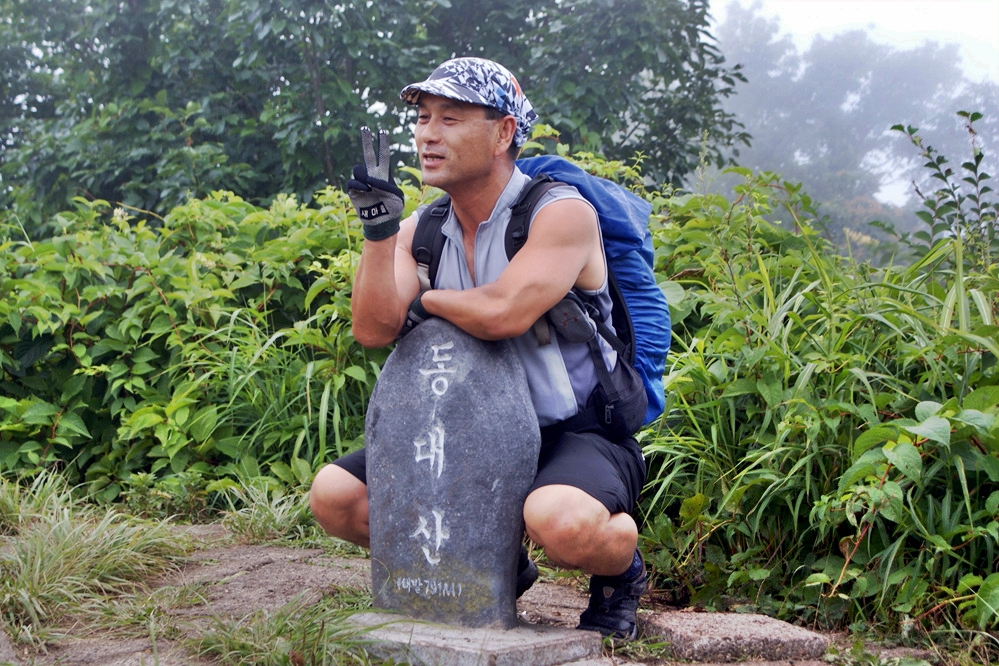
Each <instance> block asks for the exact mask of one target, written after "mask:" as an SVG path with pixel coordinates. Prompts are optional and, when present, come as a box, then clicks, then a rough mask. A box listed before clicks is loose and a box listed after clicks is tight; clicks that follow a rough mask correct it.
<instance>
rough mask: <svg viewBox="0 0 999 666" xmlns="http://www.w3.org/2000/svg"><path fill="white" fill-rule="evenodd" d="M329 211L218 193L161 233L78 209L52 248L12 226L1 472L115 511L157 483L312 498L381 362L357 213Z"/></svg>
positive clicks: (2, 232)
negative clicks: (355, 322)
mask: <svg viewBox="0 0 999 666" xmlns="http://www.w3.org/2000/svg"><path fill="white" fill-rule="evenodd" d="M411 198H412V197H411ZM416 198H417V199H418V198H419V197H418V196H417V197H416ZM318 200H319V202H320V203H321V206H320V207H318V208H305V207H303V206H301V205H299V204H297V203H296V201H295V200H294V199H293V198H291V197H279V198H278V199H277V200H276V201H275V202H274V203H273V205H272V206H271V207H270V208H269V209H260V208H256V207H254V206H251V205H249V204H248V203H246V202H245V201H243V200H241V199H239V198H238V197H235V196H232V195H230V194H224V193H217V194H214V195H212V196H211V197H209V198H207V199H204V200H192V201H190V202H189V203H188V204H186V205H184V206H181V207H178V208H176V209H174V210H173V211H171V213H170V214H169V215H168V216H167V217H166V218H165V219H163V221H162V225H160V226H156V227H154V226H151V225H148V224H146V223H145V222H144V221H135V220H132V219H130V218H129V216H128V215H127V213H126V212H125V211H124V210H122V209H120V208H119V209H115V210H114V211H110V210H109V207H108V206H107V204H106V203H103V202H96V203H87V202H84V201H83V200H77V209H76V210H75V211H70V212H66V213H63V214H61V215H59V216H58V217H57V219H56V222H57V223H58V225H59V226H60V227H61V232H60V233H58V234H56V235H55V236H53V237H52V238H49V239H47V240H44V241H31V240H29V239H27V238H26V237H24V236H23V235H22V234H20V230H19V229H18V228H17V226H16V225H14V224H12V222H13V221H14V220H13V219H12V218H10V216H8V224H7V225H6V226H2V227H0V250H2V253H0V284H2V291H3V293H4V294H5V298H4V299H3V300H2V301H0V472H17V473H22V474H35V473H37V472H38V471H39V470H41V469H44V468H48V467H58V468H61V469H62V470H63V471H64V472H65V474H66V476H67V479H68V480H69V481H70V482H71V483H76V482H77V481H80V480H83V481H86V482H87V483H88V484H89V485H88V488H89V491H90V492H91V493H98V492H99V493H100V496H102V497H104V498H108V499H110V498H113V497H115V496H117V495H118V493H119V492H120V490H121V487H122V483H123V482H125V481H126V480H128V479H129V478H130V475H131V474H133V473H143V472H150V473H154V474H157V475H159V476H162V475H164V474H166V475H169V474H180V473H183V472H189V473H197V474H201V475H204V476H205V477H207V478H216V477H219V476H235V475H237V473H239V471H240V470H241V469H242V470H244V471H245V470H246V469H248V468H253V469H257V465H258V463H259V466H260V467H261V468H262V469H263V470H264V473H266V474H270V475H273V476H275V477H277V478H280V479H282V480H284V481H285V482H288V483H292V482H296V481H297V482H303V481H307V478H305V477H308V474H307V473H306V470H308V469H310V468H313V467H315V466H316V465H317V464H318V463H319V462H321V461H323V460H326V459H327V458H328V457H329V456H330V455H331V454H334V453H342V452H344V451H346V450H348V449H350V448H352V447H354V446H356V445H357V442H358V440H359V438H360V437H361V435H362V431H363V416H364V405H365V401H366V398H367V395H368V393H369V392H370V389H371V387H372V385H373V383H374V378H375V376H376V375H377V371H378V368H379V367H380V366H379V362H380V360H381V359H382V358H383V354H382V353H379V352H375V353H370V352H365V351H364V350H363V349H361V348H360V346H359V345H357V344H356V343H355V342H354V341H353V339H352V337H351V335H350V326H349V288H350V287H349V285H350V280H351V276H352V274H353V265H354V263H355V262H356V256H357V253H356V250H355V249H354V248H355V247H356V244H357V243H358V238H357V235H356V232H355V231H354V230H352V229H350V228H349V227H348V225H347V218H348V214H350V215H352V214H353V213H352V210H351V209H350V205H349V202H348V201H347V199H346V195H344V194H343V193H342V192H339V191H336V190H332V189H329V190H326V191H324V192H322V193H320V195H319V197H318ZM109 213H110V214H109Z"/></svg>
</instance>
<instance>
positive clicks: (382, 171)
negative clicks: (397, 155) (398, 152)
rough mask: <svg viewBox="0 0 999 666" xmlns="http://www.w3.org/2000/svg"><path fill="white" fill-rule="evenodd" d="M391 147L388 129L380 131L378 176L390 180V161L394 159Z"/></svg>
mask: <svg viewBox="0 0 999 666" xmlns="http://www.w3.org/2000/svg"><path fill="white" fill-rule="evenodd" d="M390 149H391V147H390V145H389V133H388V130H379V131H378V173H377V177H378V178H381V179H382V180H389V161H390V160H391V159H392V157H391V155H390V154H389V151H390Z"/></svg>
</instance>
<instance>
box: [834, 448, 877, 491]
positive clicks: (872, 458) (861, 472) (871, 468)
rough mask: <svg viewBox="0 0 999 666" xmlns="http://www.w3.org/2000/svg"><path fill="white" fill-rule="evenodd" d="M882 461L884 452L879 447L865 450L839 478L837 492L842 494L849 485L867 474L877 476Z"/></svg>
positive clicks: (864, 477)
mask: <svg viewBox="0 0 999 666" xmlns="http://www.w3.org/2000/svg"><path fill="white" fill-rule="evenodd" d="M884 462H885V454H884V452H883V451H882V450H881V449H871V450H869V451H866V452H865V453H864V454H863V455H861V456H860V457H859V458H857V461H856V462H855V463H853V464H852V465H850V467H849V468H848V469H847V470H846V471H845V472H843V476H841V477H840V478H839V489H838V492H839V494H840V495H842V494H843V493H844V492H846V490H847V489H848V488H850V486H852V485H854V484H855V483H857V482H858V481H863V480H864V479H866V478H867V477H869V476H877V469H878V466H880V465H882V464H884Z"/></svg>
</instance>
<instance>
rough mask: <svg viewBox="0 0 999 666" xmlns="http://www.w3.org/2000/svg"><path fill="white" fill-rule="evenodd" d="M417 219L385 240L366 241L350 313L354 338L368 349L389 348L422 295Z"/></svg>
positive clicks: (411, 220) (406, 221)
mask: <svg viewBox="0 0 999 666" xmlns="http://www.w3.org/2000/svg"><path fill="white" fill-rule="evenodd" d="M415 228H416V227H415V218H413V217H410V218H408V219H406V220H405V221H404V222H403V223H402V225H401V226H400V230H399V233H398V234H396V235H394V236H391V237H389V238H386V239H385V240H379V241H370V240H365V241H364V246H363V247H362V248H361V259H360V262H359V263H358V265H357V273H356V274H355V275H354V285H353V292H352V294H351V297H350V312H351V317H352V326H353V333H354V338H355V339H356V340H357V341H358V342H359V343H361V344H362V345H363V346H365V347H385V346H387V345H389V344H391V343H392V342H393V341H394V340H395V339H396V338H397V337H398V336H399V332H400V331H401V330H402V326H403V324H404V323H405V321H406V313H407V312H408V310H409V306H410V304H411V303H412V302H413V299H415V298H416V297H417V295H418V294H419V293H420V282H419V280H418V279H417V277H416V260H415V259H413V254H412V251H411V250H410V247H411V246H412V243H413V231H414V229H415Z"/></svg>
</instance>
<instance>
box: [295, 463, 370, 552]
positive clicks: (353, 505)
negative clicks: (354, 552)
mask: <svg viewBox="0 0 999 666" xmlns="http://www.w3.org/2000/svg"><path fill="white" fill-rule="evenodd" d="M309 508H310V509H311V510H312V515H314V516H315V518H316V521H317V522H318V523H319V525H320V526H321V527H322V528H323V529H324V530H326V531H327V532H329V533H330V534H332V535H333V536H336V537H339V538H341V539H346V540H348V541H352V542H354V543H357V544H360V545H362V546H366V545H367V541H368V494H367V486H365V484H364V483H363V482H361V481H360V480H359V479H358V478H357V477H355V476H354V475H353V474H351V473H350V472H348V471H347V470H345V469H343V468H342V467H338V466H336V465H326V466H325V467H323V468H322V469H321V470H319V473H318V474H316V478H315V479H313V481H312V489H311V491H310V492H309Z"/></svg>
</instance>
